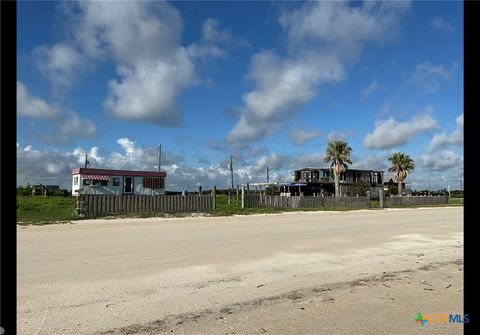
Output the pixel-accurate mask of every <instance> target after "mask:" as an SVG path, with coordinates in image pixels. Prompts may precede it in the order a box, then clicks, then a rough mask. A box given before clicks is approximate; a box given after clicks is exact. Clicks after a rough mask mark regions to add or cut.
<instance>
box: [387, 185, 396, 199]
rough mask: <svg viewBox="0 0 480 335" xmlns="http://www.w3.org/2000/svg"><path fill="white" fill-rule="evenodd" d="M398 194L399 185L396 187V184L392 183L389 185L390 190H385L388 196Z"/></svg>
mask: <svg viewBox="0 0 480 335" xmlns="http://www.w3.org/2000/svg"><path fill="white" fill-rule="evenodd" d="M397 194H398V187H395V185H390V186H389V187H388V190H387V191H386V192H385V195H386V196H390V195H397Z"/></svg>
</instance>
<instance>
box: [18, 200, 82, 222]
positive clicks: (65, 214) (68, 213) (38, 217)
mask: <svg viewBox="0 0 480 335" xmlns="http://www.w3.org/2000/svg"><path fill="white" fill-rule="evenodd" d="M75 203H76V199H74V198H72V197H46V198H45V197H41V196H38V197H32V196H28V197H27V196H20V195H17V222H25V223H42V222H56V221H68V220H73V219H75V217H74V216H73V215H72V214H73V210H74V209H75Z"/></svg>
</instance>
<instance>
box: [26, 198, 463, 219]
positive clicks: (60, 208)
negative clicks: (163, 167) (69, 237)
mask: <svg viewBox="0 0 480 335" xmlns="http://www.w3.org/2000/svg"><path fill="white" fill-rule="evenodd" d="M216 201H217V206H216V207H217V208H216V209H215V210H212V211H209V212H207V215H211V216H229V215H249V214H267V213H281V212H294V211H321V210H323V211H326V210H327V211H332V210H333V211H348V210H353V209H354V208H297V209H285V210H279V209H274V208H241V201H239V205H238V206H237V198H236V196H233V197H232V198H231V203H230V204H229V203H228V196H227V195H217V198H216ZM450 202H451V205H453V206H463V199H458V198H457V199H455V198H452V199H450ZM75 204H76V199H75V198H73V197H60V196H52V197H46V198H45V197H41V196H37V197H32V196H21V195H17V223H19V224H48V223H57V222H62V221H70V220H76V219H77V218H76V217H75V216H74V215H73V211H74V209H75V207H76V206H75ZM371 206H372V209H378V208H379V202H378V201H374V200H372V202H371ZM187 215H190V214H189V213H131V214H122V215H120V216H121V217H154V216H177V217H181V216H187Z"/></svg>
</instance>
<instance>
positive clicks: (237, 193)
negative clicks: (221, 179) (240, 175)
mask: <svg viewBox="0 0 480 335" xmlns="http://www.w3.org/2000/svg"><path fill="white" fill-rule="evenodd" d="M238 187H239V186H238V185H237V207H238V203H239V199H238V192H239V188H238Z"/></svg>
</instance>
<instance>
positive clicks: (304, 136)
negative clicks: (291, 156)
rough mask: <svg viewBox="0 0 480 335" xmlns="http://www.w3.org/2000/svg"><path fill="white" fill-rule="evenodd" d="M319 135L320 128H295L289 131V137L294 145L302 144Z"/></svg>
mask: <svg viewBox="0 0 480 335" xmlns="http://www.w3.org/2000/svg"><path fill="white" fill-rule="evenodd" d="M320 136H321V133H320V130H312V131H308V130H303V129H298V128H295V129H293V130H292V131H291V132H290V139H291V140H292V142H293V143H295V144H296V145H300V144H303V143H305V142H308V141H311V140H313V139H316V138H319V137H320Z"/></svg>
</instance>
